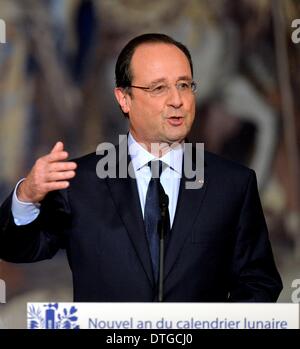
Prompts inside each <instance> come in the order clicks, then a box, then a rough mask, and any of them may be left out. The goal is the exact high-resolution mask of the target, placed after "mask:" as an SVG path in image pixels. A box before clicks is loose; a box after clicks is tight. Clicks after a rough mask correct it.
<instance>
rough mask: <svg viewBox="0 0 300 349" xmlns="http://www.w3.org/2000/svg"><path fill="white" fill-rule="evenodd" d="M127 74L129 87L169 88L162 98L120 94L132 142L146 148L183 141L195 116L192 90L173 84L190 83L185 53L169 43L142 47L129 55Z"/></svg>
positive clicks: (143, 93)
mask: <svg viewBox="0 0 300 349" xmlns="http://www.w3.org/2000/svg"><path fill="white" fill-rule="evenodd" d="M131 72H132V76H133V80H132V83H131V84H132V85H135V86H144V87H149V86H161V85H163V86H166V85H167V86H170V88H169V89H168V90H167V92H166V93H164V94H163V95H153V94H152V93H150V92H149V91H145V90H142V89H138V88H131V94H125V95H124V99H123V104H122V103H120V100H119V103H120V104H121V107H122V109H123V111H124V112H125V113H126V112H127V113H128V114H129V122H130V131H131V133H132V135H133V136H134V138H135V139H136V141H138V142H140V143H144V144H145V145H146V147H147V148H148V149H150V145H151V143H158V142H159V143H168V144H171V143H174V142H181V141H182V140H184V138H185V137H186V135H187V134H188V132H189V131H190V129H191V126H192V124H193V121H194V116H195V96H194V94H193V93H192V91H191V90H189V91H180V90H179V89H177V88H176V84H179V83H183V84H185V83H186V82H187V83H189V82H191V81H192V73H191V69H190V65H189V61H188V59H187V57H186V56H185V54H184V53H183V52H182V51H181V50H180V49H179V48H177V47H176V46H174V45H170V44H164V43H153V44H143V45H141V46H139V47H138V48H137V49H136V51H135V52H134V54H133V57H132V60H131ZM117 98H118V97H117ZM124 103H125V104H124Z"/></svg>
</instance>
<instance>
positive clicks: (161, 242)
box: [158, 192, 169, 302]
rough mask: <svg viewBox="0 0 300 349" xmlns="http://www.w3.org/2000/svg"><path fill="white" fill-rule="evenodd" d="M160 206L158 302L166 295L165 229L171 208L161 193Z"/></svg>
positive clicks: (166, 197)
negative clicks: (169, 208)
mask: <svg viewBox="0 0 300 349" xmlns="http://www.w3.org/2000/svg"><path fill="white" fill-rule="evenodd" d="M159 206H160V214H161V221H160V229H159V280H158V301H159V302H162V301H163V294H164V262H165V235H166V231H165V227H166V217H167V210H168V206H169V197H168V195H166V194H165V193H164V192H160V197H159Z"/></svg>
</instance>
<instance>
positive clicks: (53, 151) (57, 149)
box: [50, 141, 64, 153]
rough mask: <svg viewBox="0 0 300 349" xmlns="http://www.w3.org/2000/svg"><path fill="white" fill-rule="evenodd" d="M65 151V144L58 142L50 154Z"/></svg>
mask: <svg viewBox="0 0 300 349" xmlns="http://www.w3.org/2000/svg"><path fill="white" fill-rule="evenodd" d="M63 150H64V144H63V142H60V141H59V142H56V143H55V145H54V147H53V148H52V150H51V152H50V153H56V152H59V151H63Z"/></svg>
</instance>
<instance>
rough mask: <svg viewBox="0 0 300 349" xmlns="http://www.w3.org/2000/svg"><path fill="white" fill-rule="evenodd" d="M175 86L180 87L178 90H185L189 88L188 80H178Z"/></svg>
mask: <svg viewBox="0 0 300 349" xmlns="http://www.w3.org/2000/svg"><path fill="white" fill-rule="evenodd" d="M177 87H178V88H179V89H180V90H186V89H188V88H190V85H189V83H188V82H179V83H178V84H177Z"/></svg>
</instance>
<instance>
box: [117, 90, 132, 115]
mask: <svg viewBox="0 0 300 349" xmlns="http://www.w3.org/2000/svg"><path fill="white" fill-rule="evenodd" d="M114 92H115V96H116V99H117V101H118V103H119V105H120V107H121V109H122V111H123V113H125V114H128V113H129V111H130V96H129V95H128V94H127V93H124V90H123V89H122V88H120V87H116V88H115V90H114Z"/></svg>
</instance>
